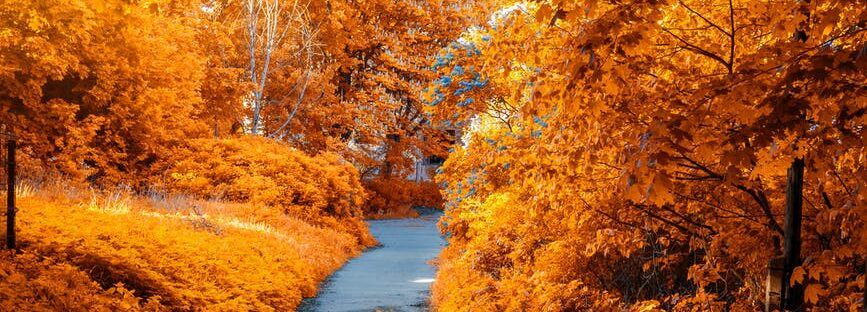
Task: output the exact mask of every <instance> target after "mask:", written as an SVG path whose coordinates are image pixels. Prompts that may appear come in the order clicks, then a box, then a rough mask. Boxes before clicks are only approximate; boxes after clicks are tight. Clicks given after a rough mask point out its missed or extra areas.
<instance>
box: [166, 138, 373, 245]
mask: <svg viewBox="0 0 867 312" xmlns="http://www.w3.org/2000/svg"><path fill="white" fill-rule="evenodd" d="M167 164H169V168H168V169H167V171H166V177H164V178H163V179H164V180H165V181H166V187H167V188H168V189H169V190H171V191H172V192H177V193H189V194H193V195H196V196H198V197H200V198H209V197H218V198H226V199H228V200H232V201H241V202H250V203H252V204H255V205H263V206H266V207H270V208H272V209H277V210H278V211H282V212H285V213H286V214H288V215H291V216H295V217H298V218H301V219H304V220H307V221H308V222H312V223H314V224H318V225H322V226H327V227H330V228H334V229H339V230H342V231H345V232H347V233H350V234H352V235H354V236H356V237H358V239H359V243H360V244H362V245H366V246H369V245H372V244H373V243H374V241H373V238H372V237H371V236H370V234H369V233H368V232H367V227H366V225H365V224H364V223H363V222H362V221H361V217H362V211H361V207H362V205H363V204H364V202H365V200H366V196H367V195H366V193H365V190H364V188H363V187H362V185H361V182H360V179H359V176H358V172H357V171H356V170H355V168H354V167H352V165H350V164H348V163H346V161H343V160H342V159H341V158H340V157H338V156H336V155H333V154H327V153H323V154H319V155H317V156H315V157H310V156H307V155H306V154H304V153H303V152H300V151H297V150H295V149H293V148H291V147H288V146H286V145H285V144H282V143H279V142H275V141H271V140H268V139H266V138H262V137H253V136H247V137H240V138H236V139H222V140H210V139H201V140H194V141H191V142H189V146H184V147H182V148H178V149H176V150H175V151H174V152H173V153H172V158H171V159H169V160H167Z"/></svg>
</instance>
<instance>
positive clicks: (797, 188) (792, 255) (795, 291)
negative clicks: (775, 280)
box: [781, 158, 804, 311]
mask: <svg viewBox="0 0 867 312" xmlns="http://www.w3.org/2000/svg"><path fill="white" fill-rule="evenodd" d="M803 201H804V160H803V159H801V158H797V159H795V160H794V161H793V162H792V166H791V167H790V168H789V176H788V180H787V181H786V219H785V225H784V232H785V238H784V245H783V246H784V247H783V256H784V257H785V260H784V272H785V273H784V274H785V278H783V285H782V288H781V289H783V291H782V294H781V295H782V304H781V305H782V306H783V307H784V308H785V309H787V310H792V311H803V304H804V287H803V285H801V284H799V285H794V286H792V285H791V283H790V280H791V277H792V271H793V270H794V269H795V268H796V267H798V266H799V265H801V212H802V208H803Z"/></svg>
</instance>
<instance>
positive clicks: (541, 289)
mask: <svg viewBox="0 0 867 312" xmlns="http://www.w3.org/2000/svg"><path fill="white" fill-rule="evenodd" d="M503 7H504V9H503V10H501V11H499V12H498V13H496V14H494V17H493V18H492V20H494V21H495V22H493V23H492V25H490V27H488V28H486V29H483V30H481V31H479V32H477V33H475V34H473V33H470V34H469V36H470V37H471V39H469V40H468V41H470V42H472V43H473V44H475V45H476V46H477V47H478V48H479V50H480V56H476V57H472V58H460V59H458V58H457V57H455V59H456V60H455V61H453V62H454V64H452V63H450V64H449V66H444V67H442V68H441V69H440V75H441V76H443V77H445V76H449V77H452V78H450V79H452V82H453V81H463V82H465V83H466V84H469V83H471V81H473V80H475V78H473V77H474V76H475V75H474V74H472V73H471V74H458V75H455V69H456V68H457V66H458V65H455V64H460V68H461V69H466V68H468V66H469V65H470V64H471V65H472V66H473V68H474V71H477V72H478V73H479V76H480V79H478V80H480V81H488V84H486V85H481V86H479V87H478V88H477V87H473V88H469V90H462V89H461V88H462V87H463V85H462V84H456V85H455V84H452V85H448V86H444V85H445V84H444V83H443V79H442V78H441V79H440V80H439V81H438V82H436V84H432V85H431V90H432V91H430V92H429V93H428V96H427V97H428V99H429V101H431V104H436V106H434V107H432V108H429V109H428V111H429V112H431V113H432V114H434V115H435V119H439V120H446V121H464V122H467V121H470V120H475V121H473V122H472V123H470V125H471V126H470V128H468V129H470V131H469V132H470V135H469V137H470V140H469V142H467V143H466V144H467V145H466V147H457V148H456V150H455V153H453V154H452V155H451V156H450V160H449V161H447V163H446V166H445V168H444V173H443V174H442V175H441V176H440V178H439V180H440V181H441V182H444V183H445V185H446V186H447V190H448V192H447V199H448V200H449V202H450V203H449V204H447V205H451V207H453V208H452V209H451V210H450V211H449V212H448V213H447V227H446V228H445V230H446V231H448V232H450V234H451V236H450V237H451V239H450V244H449V247H448V249H449V250H448V251H446V255H447V256H446V257H445V259H448V260H445V261H444V263H445V264H444V266H443V270H442V271H441V273H440V275H441V276H440V278H438V282H437V283H438V285H436V286H435V288H434V290H435V291H434V294H435V301H437V302H438V304H440V305H441V306H442V307H443V309H450V308H455V309H460V308H459V307H464V306H471V305H472V304H473V302H481V300H486V301H487V302H490V304H489V307H490V308H493V309H499V310H527V309H529V310H533V309H547V310H570V309H605V308H611V307H612V306H613V307H621V308H622V307H632V308H634V309H642V308H647V307H651V306H659V307H662V308H665V309H673V310H708V309H715V308H713V307H717V306H719V307H722V306H727V307H729V308H730V309H735V310H739V309H752V308H754V307H757V306H759V302H757V300H755V299H752V298H759V297H763V296H759V294H762V293H763V292H764V289H763V287H762V285H763V284H762V283H761V282H760V281H762V280H763V278H764V274H765V268H766V265H767V261H768V260H769V259H770V258H771V257H773V256H774V254H775V253H776V252H777V250H778V249H779V248H780V247H781V246H774V245H773V243H772V242H773V241H774V239H773V237H775V236H776V237H781V236H782V234H783V233H782V226H781V224H782V223H781V222H782V215H783V207H784V204H783V203H784V199H785V185H786V184H785V176H786V169H787V168H788V167H789V165H790V164H791V163H792V161H793V159H797V158H803V159H804V161H805V164H806V166H805V169H806V170H805V174H804V176H805V181H804V203H805V207H804V220H805V221H804V224H803V233H804V236H805V237H804V248H803V249H802V252H803V253H802V254H803V255H804V257H805V259H810V261H807V262H805V263H804V264H803V265H801V266H800V269H798V268H796V269H795V271H797V272H812V274H813V275H812V277H809V274H808V275H802V274H798V273H797V272H796V273H795V274H793V281H794V283H800V284H802V285H805V286H806V287H805V298H806V302H807V303H808V304H809V305H812V306H814V307H819V308H822V307H828V308H830V309H849V308H850V307H854V306H856V305H857V303H856V300H857V299H855V298H857V294H858V292H857V289H858V287H859V286H857V285H856V281H858V280H859V279H860V278H862V277H861V276H862V275H863V274H862V273H861V272H859V271H858V270H856V269H844V270H838V269H837V268H841V267H846V268H856V267H859V265H857V264H860V263H862V262H863V261H864V258H863V257H862V256H859V255H858V253H857V252H855V250H863V248H864V246H861V245H859V243H858V242H857V240H858V239H855V238H854V236H851V234H850V233H856V232H857V233H860V232H862V230H860V226H861V225H860V224H861V223H860V222H861V221H859V220H862V219H863V217H864V215H863V214H862V213H863V212H864V209H863V208H860V207H863V206H864V199H863V197H861V195H858V193H857V192H853V188H852V185H860V184H861V183H863V182H862V181H864V177H865V172H864V171H863V166H861V165H856V163H857V161H855V159H860V158H862V157H864V156H863V153H864V141H863V133H862V131H863V122H864V112H865V107H864V103H865V101H864V100H863V98H864V92H865V89H864V85H863V81H865V77H864V70H863V68H864V66H865V63H864V62H865V59H864V57H863V56H862V55H863V53H862V52H861V51H862V50H863V47H864V43H865V31H864V26H865V25H864V21H863V18H862V17H861V16H863V14H864V12H863V11H864V10H863V7H864V6H863V5H860V4H853V3H849V2H831V3H823V4H822V5H814V4H807V3H789V2H780V3H759V2H752V1H731V2H730V1H714V2H698V1H695V2H694V1H677V2H671V3H667V2H646V1H634V2H633V1H626V2H623V1H616V2H615V1H611V2H608V1H582V2H565V1H539V2H533V3H518V4H515V3H509V2H507V3H505V4H503ZM476 38H477V39H476ZM455 54H456V55H457V53H455ZM441 55H443V56H446V55H448V51H444V53H443V54H441ZM461 62H467V63H466V65H465V64H464V63H461ZM458 72H460V71H458ZM506 86H508V87H506ZM436 88H439V91H434V90H435V89H436ZM459 90H462V91H461V92H458V91H459ZM468 99H469V100H471V101H468ZM500 99H503V101H502V102H501V101H500ZM500 103H508V104H509V106H512V107H515V109H514V110H508V112H514V113H512V114H501V113H497V112H496V110H495V108H496V107H498V106H499V105H501V104H500ZM455 112H457V114H455ZM498 116H509V117H508V118H506V119H505V120H503V119H501V118H497V117H498ZM844 168H845V169H844ZM841 172H847V173H852V174H847V175H842V174H841ZM842 203H846V204H842ZM844 206H845V207H846V208H843V207H844ZM832 215H833V216H832ZM844 215H845V216H846V217H843V216H844ZM832 224H833V226H832ZM837 225H841V226H840V227H837ZM842 229H845V230H842ZM844 232H845V233H846V234H843V233H844ZM756 246H766V247H765V248H756ZM599 267H611V268H617V269H616V270H615V271H612V272H599V270H598V269H597V268H599ZM541 270H543V271H541ZM800 270H803V271H800ZM540 271H541V272H540ZM469 289H474V290H478V289H486V291H484V292H478V291H475V292H470V291H468V290H469ZM527 289H531V290H530V291H527V292H522V291H519V290H527ZM483 297H484V298H483ZM533 298H545V299H543V300H541V299H540V300H536V299H533ZM574 298H580V299H578V300H575V299H574Z"/></svg>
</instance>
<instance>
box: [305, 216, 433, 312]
mask: <svg viewBox="0 0 867 312" xmlns="http://www.w3.org/2000/svg"><path fill="white" fill-rule="evenodd" d="M440 216H441V213H434V214H428V215H425V216H422V217H421V218H418V219H398V220H376V221H368V225H369V226H370V232H371V233H373V235H374V236H376V239H377V240H379V242H380V243H381V244H382V247H378V248H375V249H371V250H368V251H367V252H365V253H364V254H362V255H361V256H360V257H358V258H355V259H352V260H350V261H349V262H347V263H346V265H345V266H344V267H343V268H341V269H340V270H339V271H337V272H335V273H334V274H333V275H332V276H331V277H329V278H328V280H327V281H325V283H324V284H323V285H321V287H320V289H319V295H318V296H317V297H315V298H310V299H306V300H304V302H302V304H301V306H300V307H299V308H298V311H302V312H356V311H359V312H360V311H365V312H366V311H376V310H380V311H406V312H410V311H427V310H428V302H427V301H428V297H429V296H430V291H429V289H430V283H431V282H433V278H434V274H435V272H434V268H433V266H431V265H430V264H428V261H429V260H431V259H433V258H434V257H436V256H437V255H438V254H439V252H440V249H442V247H443V246H444V245H445V241H444V240H443V239H442V237H441V236H440V234H439V229H438V228H437V225H436V224H437V220H438V219H439V217H440Z"/></svg>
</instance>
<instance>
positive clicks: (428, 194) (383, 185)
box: [364, 178, 443, 218]
mask: <svg viewBox="0 0 867 312" xmlns="http://www.w3.org/2000/svg"><path fill="white" fill-rule="evenodd" d="M364 187H365V188H366V189H367V190H368V192H369V193H370V194H371V196H370V197H371V198H370V200H368V201H367V203H366V204H365V206H364V211H365V216H366V217H368V218H400V217H416V216H418V213H417V212H416V211H415V210H413V208H415V207H430V208H437V209H442V205H443V199H442V196H441V195H440V192H439V187H438V186H437V185H436V184H435V183H433V182H418V183H416V182H413V181H409V180H406V179H402V178H376V179H373V180H370V181H366V182H365V183H364Z"/></svg>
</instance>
